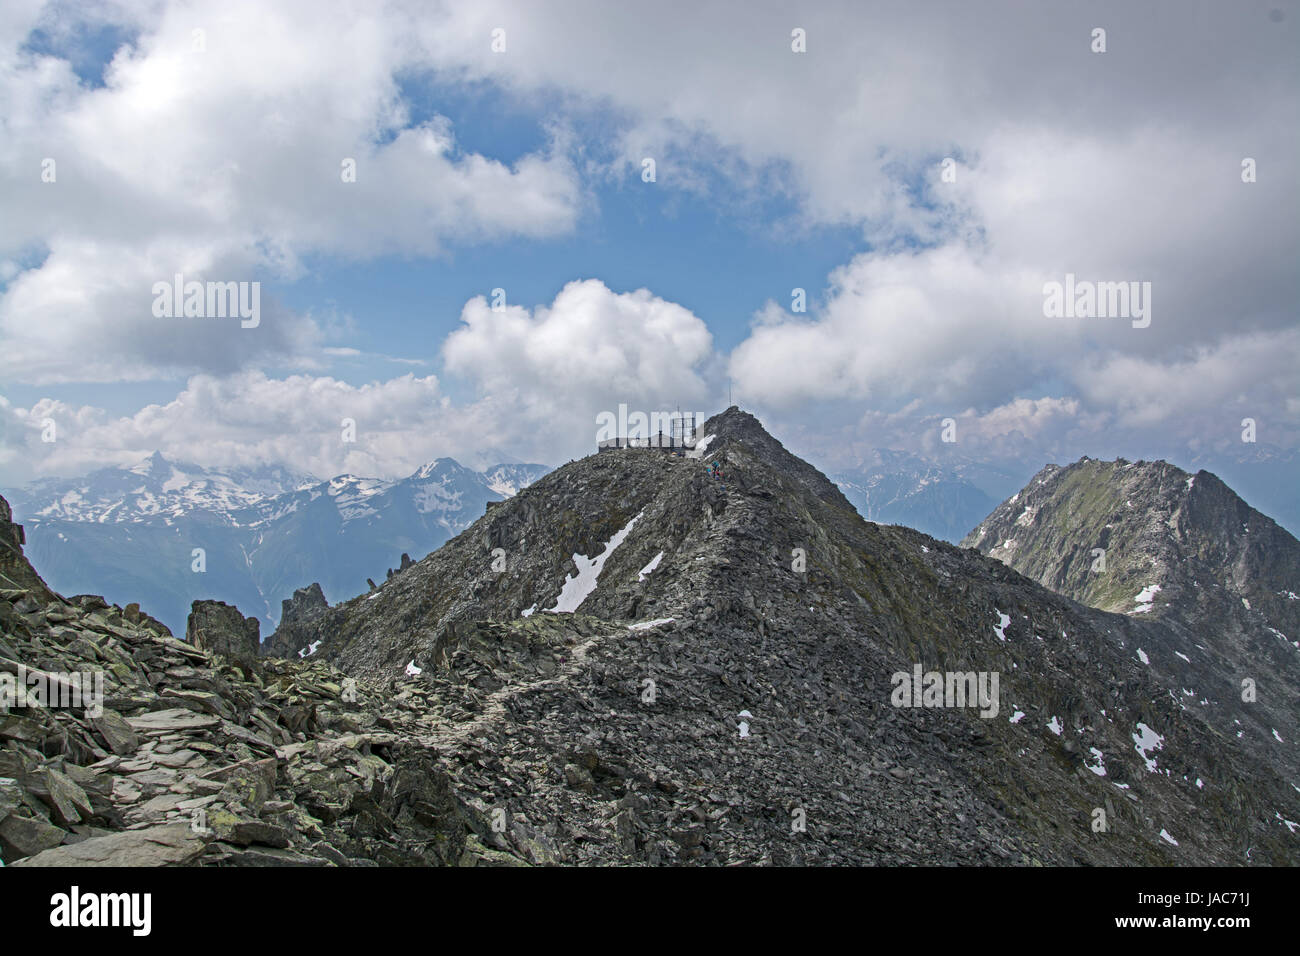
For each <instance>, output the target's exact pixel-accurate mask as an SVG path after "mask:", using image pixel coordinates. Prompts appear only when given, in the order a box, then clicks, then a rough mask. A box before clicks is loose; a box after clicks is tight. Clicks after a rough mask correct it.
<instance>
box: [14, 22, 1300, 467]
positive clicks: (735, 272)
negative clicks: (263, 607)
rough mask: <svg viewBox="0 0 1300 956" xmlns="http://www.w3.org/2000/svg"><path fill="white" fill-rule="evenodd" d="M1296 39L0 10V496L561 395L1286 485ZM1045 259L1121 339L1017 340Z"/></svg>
mask: <svg viewBox="0 0 1300 956" xmlns="http://www.w3.org/2000/svg"><path fill="white" fill-rule="evenodd" d="M1099 30H1100V31H1104V35H1103V34H1099V33H1098V31H1099ZM1298 31H1300V4H1297V3H1295V2H1283V0H1267V2H1261V3H1256V2H1251V0H1240V2H1234V3H1226V2H1194V0H1178V2H1138V3H1134V2H1122V3H1105V2H1087V3H1064V2H1059V3H1058V2H1043V3H1020V2H1017V3H994V2H981V3H977V4H973V3H966V2H953V3H909V2H899V3H881V2H857V3H843V4H840V3H830V2H827V3H815V4H813V3H809V4H777V3H763V2H757V3H755V2H747V3H744V4H739V3H734V2H733V3H709V2H699V0H693V2H687V3H674V2H660V3H656V4H654V5H652V6H649V7H647V6H644V5H632V4H608V3H604V4H601V3H577V2H564V0H560V2H556V3H548V4H534V3H522V2H516V3H493V2H484V0H473V2H464V3H462V2H454V0H449V2H434V3H429V2H420V3H403V2H393V3H385V2H375V3H367V4H354V3H344V2H340V3H333V2H329V0H311V2H294V0H276V2H273V3H266V2H240V0H233V2H232V0H218V2H206V0H193V2H185V3H172V2H161V0H149V2H132V0H121V2H117V0H110V2H104V3H97V4H94V5H86V4H80V3H65V2H45V3H42V2H29V0H0V488H3V487H6V486H13V485H16V484H19V483H22V482H25V481H28V480H30V479H32V478H34V477H36V476H43V475H68V476H70V475H76V474H80V473H84V472H86V471H88V470H90V469H92V468H94V467H98V466H103V465H110V464H114V465H124V464H131V463H134V462H136V461H138V460H139V459H140V458H142V457H144V456H146V455H148V454H150V453H151V452H153V451H155V450H160V451H162V452H163V453H164V454H165V455H167V456H168V457H170V458H173V459H175V460H180V461H186V462H194V463H197V464H201V465H207V466H214V467H220V466H232V465H257V464H279V465H285V466H288V467H290V468H293V469H296V470H299V471H303V472H309V473H312V474H315V475H318V476H330V475H335V474H340V473H344V472H351V473H354V474H362V475H367V476H375V477H399V476H403V475H406V474H409V473H411V472H412V471H414V470H415V469H416V468H417V467H418V466H419V465H420V464H422V463H424V462H427V461H430V460H432V459H435V458H438V457H442V456H450V457H454V458H457V459H458V460H461V461H462V462H464V463H466V464H470V465H479V466H481V465H486V464H489V463H492V462H495V461H499V460H512V459H513V460H520V461H539V462H544V463H547V464H559V463H562V462H563V461H565V460H568V459H569V458H572V457H578V456H581V455H584V454H588V453H590V452H591V451H592V450H594V443H595V438H596V433H597V430H598V426H597V416H598V415H599V414H600V413H601V412H602V411H611V410H617V408H618V407H619V405H620V404H626V405H627V406H628V408H629V409H632V410H643V411H646V412H651V411H658V410H670V409H675V408H679V407H680V408H682V409H686V410H694V411H699V412H702V413H706V414H708V413H712V412H715V411H718V410H721V409H722V408H723V407H724V406H725V405H726V404H727V401H728V394H731V395H732V396H733V400H734V401H735V402H736V403H737V404H739V405H741V407H743V408H745V409H746V410H749V411H752V412H754V413H755V414H757V415H758V416H759V417H760V419H761V420H762V421H763V422H764V423H765V424H766V425H767V426H768V427H769V430H771V431H773V433H774V434H776V435H777V436H778V437H780V438H781V439H782V440H783V441H785V442H786V444H787V445H789V446H790V447H792V448H793V449H795V450H796V451H798V452H800V453H802V454H805V455H806V456H808V457H810V458H813V459H814V460H815V461H817V462H818V463H821V464H824V465H826V466H834V467H839V468H848V467H851V466H853V465H854V464H856V463H858V462H859V461H862V460H865V458H866V457H867V456H868V455H869V454H870V451H871V449H874V448H896V449H901V450H907V451H911V452H914V453H918V454H924V455H930V456H942V455H945V454H948V455H953V454H960V455H962V456H964V457H965V458H969V459H972V460H989V461H993V460H996V461H1002V462H1008V461H1010V462H1017V463H1021V464H1022V465H1023V466H1024V467H1025V468H1026V469H1028V471H1029V472H1030V473H1032V471H1035V470H1037V468H1038V467H1039V466H1041V464H1044V463H1046V462H1048V461H1055V462H1066V461H1072V460H1074V459H1076V458H1078V457H1079V456H1081V455H1085V454H1087V455H1091V456H1092V457H1115V456H1116V455H1125V456H1127V457H1130V458H1148V459H1150V458H1157V457H1165V458H1169V459H1171V460H1173V461H1175V462H1176V463H1180V464H1184V465H1185V466H1186V464H1187V463H1189V462H1192V461H1197V460H1201V459H1206V458H1207V456H1208V457H1211V458H1212V457H1213V456H1219V457H1220V458H1224V457H1226V458H1233V457H1238V458H1240V457H1243V456H1244V457H1250V456H1252V455H1254V456H1264V457H1270V456H1271V457H1277V456H1283V457H1285V456H1293V455H1294V452H1295V450H1296V448H1297V444H1298V442H1300V394H1297V382H1298V381H1300V376H1297V373H1296V368H1297V358H1298V357H1300V322H1298V321H1297V307H1298V303H1300V272H1298V270H1297V268H1296V264H1297V261H1298V256H1297V253H1300V216H1298V215H1297V213H1298V212H1300V178H1298V177H1297V175H1296V173H1297V170H1298V168H1300V163H1298V160H1300V142H1298V138H1300V75H1298V74H1300V57H1298V56H1297V50H1298V48H1300V42H1298V40H1300V32H1298ZM1103 46H1104V49H1102V48H1100V47H1103ZM650 160H652V161H653V173H654V174H653V176H650V175H649V171H648V166H649V163H648V162H647V161H650ZM1247 167H1249V171H1248V170H1247ZM350 170H354V171H355V175H354V176H353V175H351V173H350ZM177 274H180V275H182V276H183V277H184V280H185V281H197V282H201V283H208V282H214V283H215V282H222V283H224V282H237V283H258V289H259V295H260V299H259V302H260V308H259V312H258V317H257V321H256V325H255V326H250V327H245V325H246V324H248V323H245V322H241V320H240V318H238V317H229V316H226V317H221V316H185V315H179V316H176V315H159V314H157V312H158V306H157V299H158V296H157V293H156V292H155V285H156V284H157V283H166V284H170V283H171V282H172V281H173V276H175V275H177ZM1067 275H1070V276H1073V277H1074V280H1071V281H1076V280H1077V281H1078V282H1095V283H1126V284H1127V283H1138V285H1137V286H1136V287H1134V288H1136V289H1141V290H1149V291H1147V292H1145V294H1144V296H1143V300H1142V301H1144V302H1145V303H1146V305H1147V306H1148V307H1149V308H1148V311H1147V315H1146V318H1144V319H1141V320H1139V319H1137V318H1133V319H1132V320H1131V319H1130V317H1129V316H1128V315H1126V314H1125V315H1118V316H1116V315H1106V314H1083V315H1076V314H1069V315H1049V314H1048V312H1049V311H1050V310H1048V309H1047V308H1046V307H1045V299H1046V298H1047V294H1046V292H1045V288H1047V287H1048V284H1049V283H1053V282H1059V283H1065V282H1066V281H1067V279H1066V277H1067ZM1148 283H1149V285H1147V284H1148ZM249 288H251V286H250V287H249ZM1126 288H1128V286H1127V285H1126ZM495 290H501V291H500V292H497V291H495ZM796 290H801V291H796ZM168 298H169V297H168ZM800 299H802V300H803V304H804V308H803V309H802V310H800V309H798V304H799V301H798V300H800ZM1135 302H1136V300H1135ZM1085 311H1086V310H1085ZM1095 311H1097V310H1094V312H1095ZM1102 311H1103V312H1104V310H1102ZM1143 323H1145V324H1143ZM949 419H950V420H951V423H952V425H951V427H948V426H947V422H946V420H949ZM1247 419H1249V420H1250V421H1251V422H1252V423H1253V436H1252V437H1254V438H1255V441H1254V442H1247V441H1244V440H1243V436H1244V434H1245V433H1246V431H1247V429H1246V427H1245V426H1244V424H1243V423H1244V421H1245V420H1247ZM348 421H350V422H352V423H354V426H355V427H354V429H353V430H352V432H351V434H350V435H349V430H348V429H347V428H345V422H348ZM945 429H946V434H947V436H948V437H949V438H955V439H956V440H955V441H952V442H945V441H944V440H943V437H944V435H945ZM349 437H351V438H352V439H353V440H346V439H348V438H349Z"/></svg>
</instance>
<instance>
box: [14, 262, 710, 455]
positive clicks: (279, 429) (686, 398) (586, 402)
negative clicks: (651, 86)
mask: <svg viewBox="0 0 1300 956" xmlns="http://www.w3.org/2000/svg"><path fill="white" fill-rule="evenodd" d="M461 319H462V325H461V327H460V328H459V329H458V330H457V331H456V332H454V333H453V334H452V335H451V336H449V337H448V339H447V341H446V344H445V346H444V357H445V360H446V366H447V368H448V370H449V371H450V372H452V373H454V374H457V375H459V376H462V377H463V378H465V379H466V380H468V381H469V382H471V383H472V384H473V385H474V386H475V391H474V394H473V396H472V397H471V398H470V399H469V400H468V401H461V402H455V401H453V399H452V397H451V396H450V395H448V394H446V393H445V392H444V390H443V388H442V385H441V383H440V381H439V379H438V377H437V376H434V375H427V376H423V377H417V376H415V375H409V374H408V375H404V376H400V377H398V378H393V379H389V380H387V381H383V382H372V383H368V384H365V385H351V384H349V383H347V382H344V381H340V380H338V379H335V378H332V377H329V376H317V375H291V376H287V377H284V378H272V377H269V376H267V375H266V374H265V373H263V372H260V371H253V370H247V371H241V372H234V373H231V374H228V375H222V376H216V375H196V376H193V377H191V378H190V379H189V381H188V383H187V384H186V386H185V388H184V389H183V390H182V391H181V392H180V393H179V394H178V395H177V396H176V398H175V399H173V400H172V401H170V402H167V403H166V404H161V405H149V406H146V407H145V408H142V409H140V410H139V411H138V412H136V413H134V414H132V415H129V416H120V417H112V416H109V415H107V414H106V413H105V412H104V411H102V410H100V409H97V408H93V407H88V406H73V405H70V404H68V403H65V402H58V401H53V400H48V399H47V400H42V401H40V402H37V403H36V404H34V405H33V406H32V407H31V408H26V409H24V408H16V407H13V406H12V405H10V404H8V403H4V404H3V406H0V413H2V414H0V421H3V422H4V423H5V426H6V428H5V432H6V435H5V437H6V441H5V442H4V446H5V448H6V451H4V452H0V468H3V469H5V470H6V471H8V472H10V473H12V474H15V475H20V474H21V475H22V476H23V477H29V476H30V475H31V474H32V473H40V474H75V473H78V472H81V471H85V470H88V469H89V468H91V467H95V466H102V465H107V464H119V465H122V464H133V463H135V462H137V461H139V460H140V459H141V458H142V457H144V456H146V455H148V454H150V453H151V452H153V451H154V450H159V451H162V452H163V454H164V455H166V456H168V457H171V458H174V459H178V460H181V461H192V462H195V463H197V464H200V465H215V466H221V465H256V464H272V463H275V464H287V465H289V466H291V467H293V468H296V469H299V470H303V471H309V472H311V473H313V474H317V475H321V476H327V475H334V474H339V473H343V472H351V473H354V474H362V475H367V476H378V477H399V476H404V475H407V474H410V473H411V472H412V471H414V470H415V469H416V468H417V467H419V466H420V465H421V464H424V463H425V462H427V461H430V460H432V459H434V458H438V457H442V456H450V457H454V458H457V459H458V460H461V461H463V462H464V463H466V464H470V465H480V466H482V465H488V464H492V463H494V462H495V461H499V460H502V459H505V458H524V459H528V460H535V461H543V462H548V463H555V462H558V461H562V460H563V459H564V458H566V457H568V456H570V455H583V454H587V453H589V452H591V451H592V450H593V448H594V442H595V434H596V431H597V429H596V415H597V413H599V412H600V411H604V410H616V409H617V408H618V405H619V404H620V403H625V404H627V405H628V406H629V408H630V409H631V410H642V411H646V412H650V411H669V410H672V409H673V408H675V407H677V405H679V404H680V405H681V407H682V408H683V410H687V411H699V412H711V411H713V409H712V408H710V407H709V406H708V404H707V401H706V398H707V395H708V392H709V387H708V384H707V381H706V369H707V367H708V366H709V363H710V362H711V361H712V359H713V350H712V337H711V335H710V334H709V331H708V328H707V327H706V326H705V324H704V323H703V322H702V321H701V320H700V319H699V318H698V317H696V316H695V315H693V314H692V313H691V312H690V311H689V310H687V309H685V308H683V307H681V306H679V305H676V304H674V303H671V302H667V301H665V300H663V299H661V298H658V297H656V296H654V295H651V294H650V293H649V292H647V291H646V290H644V289H640V290H637V291H634V292H626V293H615V292H612V291H611V290H610V289H609V288H607V287H606V286H605V285H604V284H603V283H601V282H598V281H595V280H587V281H577V282H571V283H569V284H568V285H566V286H565V287H564V288H563V289H561V290H560V292H559V294H558V295H556V297H555V300H554V301H553V302H552V303H550V304H549V305H546V306H540V307H538V308H536V309H534V310H531V311H530V310H528V309H525V308H523V307H520V306H507V307H505V308H504V309H503V310H502V311H499V312H498V311H493V309H492V308H491V306H490V305H489V304H488V302H487V300H486V299H484V298H482V297H479V298H476V299H472V300H470V301H469V302H468V303H466V305H465V308H464V312H463V314H462V317H461ZM0 402H3V399H0ZM47 420H48V421H53V422H54V423H55V425H56V428H57V440H56V441H54V442H45V441H42V437H41V431H42V426H43V423H44V422H46V421H47ZM345 420H351V421H352V422H353V423H355V441H352V442H345V441H344V440H343V435H344V428H345Z"/></svg>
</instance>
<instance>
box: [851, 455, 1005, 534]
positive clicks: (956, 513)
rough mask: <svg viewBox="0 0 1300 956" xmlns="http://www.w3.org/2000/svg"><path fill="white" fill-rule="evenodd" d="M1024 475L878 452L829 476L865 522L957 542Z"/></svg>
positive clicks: (986, 467) (968, 464) (969, 464)
mask: <svg viewBox="0 0 1300 956" xmlns="http://www.w3.org/2000/svg"><path fill="white" fill-rule="evenodd" d="M1027 474H1029V471H1028V470H1026V471H1024V472H1023V473H1020V474H1013V473H1011V472H1010V471H1008V470H1004V469H999V468H994V467H990V466H988V465H983V464H980V463H977V462H973V461H964V460H957V461H955V462H938V461H934V460H931V459H926V458H922V457H920V456H918V455H913V454H910V453H908V452H903V451H893V450H890V449H878V450H876V451H874V452H872V454H871V456H870V458H868V459H867V460H866V461H864V462H863V463H862V464H861V465H859V466H858V467H856V468H852V469H847V470H841V471H838V472H834V473H832V474H831V475H830V478H831V480H833V481H834V482H835V484H836V485H838V486H839V489H840V491H842V492H843V493H844V497H846V498H848V499H849V501H850V502H851V503H852V505H853V507H855V508H856V509H857V510H858V513H859V514H860V515H862V517H864V518H866V519H867V520H868V521H874V522H876V523H877V524H901V525H905V526H907V527H909V528H915V529H916V530H917V531H922V532H924V533H925V534H928V535H930V536H931V537H934V538H939V539H941V540H943V541H950V542H952V543H954V544H955V543H956V542H958V541H960V540H961V538H962V536H963V535H964V534H966V532H967V531H969V530H970V529H971V528H972V527H973V526H974V525H975V523H976V522H978V521H979V520H980V519H981V518H983V517H984V516H985V515H987V514H988V513H989V512H990V511H992V510H993V508H994V507H995V506H996V505H997V503H998V501H1000V500H1001V499H1002V498H1004V497H1006V496H1007V495H1008V494H1010V493H1011V492H1012V491H1013V490H1015V489H1016V488H1018V487H1019V486H1020V485H1021V484H1022V483H1023V481H1024V478H1025V476H1026V475H1027Z"/></svg>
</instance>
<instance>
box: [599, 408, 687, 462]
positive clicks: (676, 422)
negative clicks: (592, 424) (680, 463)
mask: <svg viewBox="0 0 1300 956" xmlns="http://www.w3.org/2000/svg"><path fill="white" fill-rule="evenodd" d="M669 427H670V429H671V430H670V431H668V432H665V431H664V430H663V429H662V428H660V429H659V431H658V432H656V433H655V434H653V435H651V436H650V437H648V438H631V437H628V436H624V435H620V436H618V437H617V438H610V439H607V440H606V441H599V442H597V443H596V452H597V453H598V454H599V453H600V452H606V451H615V450H617V449H620V448H649V449H654V450H656V451H662V452H666V453H668V454H676V455H683V454H685V453H686V452H688V451H690V450H691V449H692V448H694V447H695V413H694V412H679V413H677V414H674V415H673V416H672V421H671V423H670V425H669Z"/></svg>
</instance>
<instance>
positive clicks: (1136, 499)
mask: <svg viewBox="0 0 1300 956" xmlns="http://www.w3.org/2000/svg"><path fill="white" fill-rule="evenodd" d="M962 544H963V545H966V546H968V547H975V548H978V549H979V550H980V551H982V552H983V553H985V554H988V555H990V556H992V557H995V558H998V559H999V560H1001V561H1003V562H1004V563H1006V564H1007V565H1008V566H1010V567H1012V568H1015V569H1016V570H1017V571H1019V572H1020V573H1022V574H1024V575H1026V576H1027V577H1030V578H1032V579H1034V580H1035V581H1037V582H1038V583H1040V584H1042V585H1043V586H1044V587H1047V588H1050V589H1051V590H1053V591H1057V592H1059V593H1061V594H1064V595H1066V596H1068V597H1071V598H1074V599H1075V600H1077V601H1080V602H1082V603H1084V604H1088V605H1090V606H1092V607H1096V608H1100V609H1102V610H1107V611H1115V612H1118V613H1121V614H1126V615H1128V616H1130V617H1133V618H1139V619H1142V620H1146V621H1151V622H1159V623H1160V624H1162V625H1164V626H1163V627H1161V628H1158V629H1155V630H1152V631H1151V632H1150V637H1149V638H1148V639H1146V640H1144V641H1143V642H1142V643H1141V644H1140V645H1138V646H1130V647H1128V648H1127V650H1128V651H1129V653H1131V654H1132V656H1133V657H1134V658H1136V659H1137V661H1138V662H1139V663H1140V664H1141V665H1142V666H1143V667H1145V668H1147V669H1148V670H1150V671H1151V672H1152V673H1153V674H1155V675H1156V676H1157V679H1158V680H1159V681H1160V683H1161V684H1162V685H1164V686H1165V687H1167V688H1168V689H1169V693H1170V694H1171V695H1172V696H1173V697H1175V698H1176V699H1177V700H1178V701H1179V704H1180V706H1181V707H1183V708H1184V709H1187V710H1195V711H1197V712H1199V713H1200V715H1201V718H1202V719H1203V720H1204V721H1206V722H1207V723H1208V724H1210V725H1211V726H1212V727H1214V728H1215V729H1216V731H1217V732H1218V733H1219V734H1220V735H1222V736H1223V737H1224V738H1225V739H1228V740H1231V741H1234V742H1235V745H1236V746H1237V747H1239V748H1241V749H1243V750H1246V751H1250V752H1251V753H1252V754H1253V756H1254V757H1255V758H1256V759H1257V760H1259V761H1260V762H1261V763H1266V764H1269V765H1271V766H1273V767H1275V768H1278V769H1279V770H1281V771H1283V773H1284V774H1285V775H1287V776H1288V777H1289V779H1291V780H1293V781H1294V780H1300V759H1297V751H1296V746H1295V744H1296V741H1297V740H1300V593H1297V592H1298V591H1300V586H1298V583H1300V541H1297V540H1296V539H1295V538H1294V537H1293V536H1292V535H1291V534H1290V533H1289V532H1288V531H1286V530H1285V529H1284V528H1281V527H1279V526H1278V524H1277V523H1276V522H1275V521H1273V519H1272V518H1269V517H1267V516H1265V515H1262V514H1260V513H1259V512H1258V511H1256V510H1255V509H1254V508H1251V507H1250V506H1249V505H1248V504H1246V502H1244V501H1242V500H1241V498H1239V497H1238V496H1237V495H1236V494H1235V493H1234V492H1233V491H1232V489H1231V488H1229V487H1228V486H1227V485H1225V484H1224V483H1223V482H1222V481H1220V480H1219V479H1218V478H1217V477H1215V476H1214V475H1213V474H1211V473H1210V472H1208V471H1199V472H1197V473H1196V474H1194V475H1193V474H1189V473H1187V472H1185V471H1183V470H1182V469H1180V468H1177V467H1175V466H1173V465H1171V464H1169V463H1168V462H1164V461H1154V462H1148V461H1137V462H1130V461H1125V460H1123V459H1118V460H1116V461H1113V462H1112V461H1097V460H1095V459H1090V458H1084V459H1082V460H1081V461H1078V462H1076V463H1075V464H1073V465H1070V466H1068V467H1065V468H1062V467H1060V466H1057V465H1048V466H1047V467H1046V468H1044V469H1043V470H1042V471H1041V472H1039V473H1038V474H1037V475H1035V476H1034V478H1033V479H1031V480H1030V482H1029V484H1028V485H1026V486H1025V488H1023V489H1022V490H1021V491H1020V492H1018V493H1017V494H1015V495H1013V496H1012V497H1011V498H1009V499H1008V500H1007V501H1005V502H1003V503H1002V504H1001V505H1000V506H999V507H998V508H997V509H995V510H994V511H993V513H992V514H990V515H989V516H988V517H987V518H986V519H985V520H984V521H983V522H981V523H980V525H979V526H978V527H977V528H975V529H974V530H973V531H971V533H970V534H969V535H968V536H967V537H966V539H965V540H964V541H963V542H962ZM1283 816H1284V817H1285V816H1286V815H1285V814H1283ZM1287 819H1291V820H1294V819H1296V818H1295V817H1294V816H1291V817H1287Z"/></svg>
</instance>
